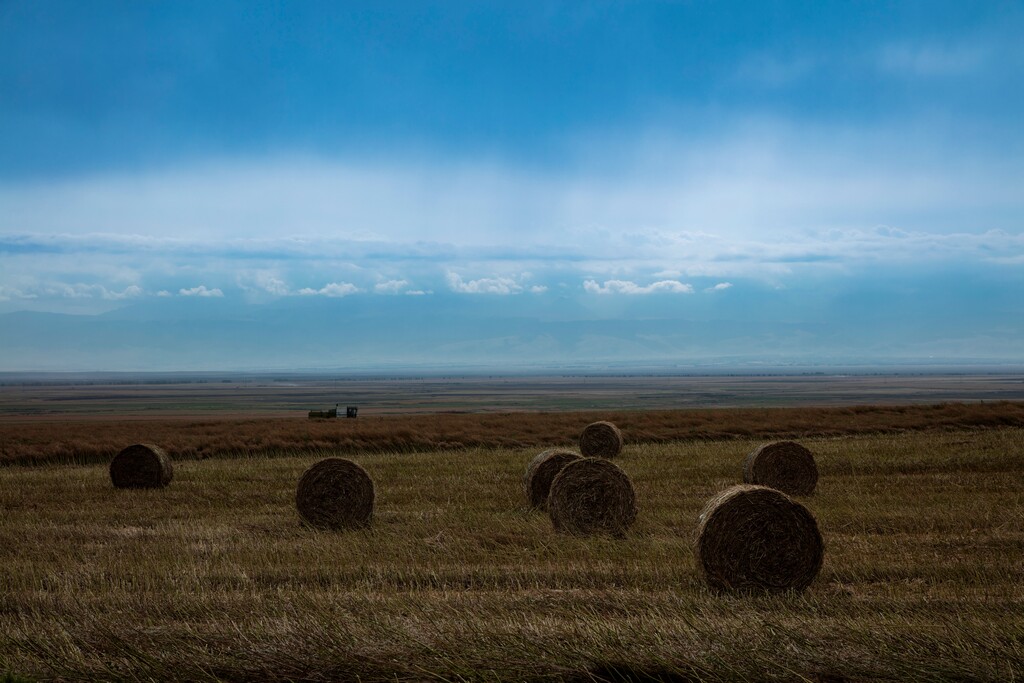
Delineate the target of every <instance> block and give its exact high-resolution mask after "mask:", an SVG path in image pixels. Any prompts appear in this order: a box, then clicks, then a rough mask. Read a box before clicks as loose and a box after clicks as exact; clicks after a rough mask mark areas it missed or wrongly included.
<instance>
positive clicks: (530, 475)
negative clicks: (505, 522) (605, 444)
mask: <svg viewBox="0 0 1024 683" xmlns="http://www.w3.org/2000/svg"><path fill="white" fill-rule="evenodd" d="M582 457H583V456H581V455H580V454H579V453H576V452H575V451H569V450H566V449H564V448H549V449H547V450H546V451H541V452H540V453H539V454H537V456H536V457H535V458H534V459H533V460H531V461H530V464H529V465H527V467H526V474H525V475H524V476H523V490H524V491H525V492H526V498H527V500H529V501H530V507H534V508H537V509H539V510H547V507H548V493H549V492H550V491H551V482H552V481H554V479H555V476H556V475H557V474H558V473H559V472H561V471H562V468H563V467H565V466H566V465H568V464H569V463H570V462H573V461H574V460H579V459H580V458H582Z"/></svg>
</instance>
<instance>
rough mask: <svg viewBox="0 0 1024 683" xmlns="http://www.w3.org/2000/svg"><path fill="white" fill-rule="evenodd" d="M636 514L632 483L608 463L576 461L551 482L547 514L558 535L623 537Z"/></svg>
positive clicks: (615, 466) (597, 459)
mask: <svg viewBox="0 0 1024 683" xmlns="http://www.w3.org/2000/svg"><path fill="white" fill-rule="evenodd" d="M636 513H637V507H636V493H635V492H634V491H633V482H631V481H630V479H629V476H628V475H627V474H626V473H625V472H623V471H622V470H621V469H619V467H618V466H617V465H616V464H615V463H613V462H610V461H608V460H604V459H602V458H580V459H579V460H574V461H573V462H570V463H569V464H567V465H566V466H565V467H563V468H562V471H561V472H559V473H558V474H557V475H556V476H555V479H554V481H552V482H551V492H550V493H549V494H548V514H549V515H551V522H552V524H554V526H555V530H556V531H559V532H562V533H567V534H572V535H574V536H589V535H592V534H602V533H603V534H611V535H612V536H623V535H625V533H626V530H627V529H629V527H630V526H632V524H633V522H634V520H636Z"/></svg>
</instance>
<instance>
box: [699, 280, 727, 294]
mask: <svg viewBox="0 0 1024 683" xmlns="http://www.w3.org/2000/svg"><path fill="white" fill-rule="evenodd" d="M730 287H732V283H731V282H719V283H718V284H717V285H715V286H714V287H708V288H707V289H705V290H704V291H705V292H721V291H724V290H726V289H729V288H730Z"/></svg>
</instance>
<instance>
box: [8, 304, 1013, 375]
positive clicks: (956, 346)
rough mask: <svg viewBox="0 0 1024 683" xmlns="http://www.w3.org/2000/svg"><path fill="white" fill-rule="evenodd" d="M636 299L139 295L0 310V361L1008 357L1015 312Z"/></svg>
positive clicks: (523, 363)
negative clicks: (752, 306)
mask: <svg viewBox="0 0 1024 683" xmlns="http://www.w3.org/2000/svg"><path fill="white" fill-rule="evenodd" d="M713 313H714V312H713V311H711V310H703V311H702V310H693V309H692V308H691V309H690V310H688V311H687V314H688V315H686V316H685V317H684V316H682V315H673V314H672V311H671V310H666V309H665V307H664V306H662V307H661V308H658V307H657V306H647V305H646V304H643V303H638V304H636V305H633V306H631V307H630V308H629V309H627V310H617V311H610V312H600V311H599V312H595V311H593V310H588V309H586V308H584V307H582V306H580V305H579V304H578V303H575V302H573V301H572V300H569V299H558V298H556V297H548V298H545V299H544V300H543V301H537V300H529V299H526V298H524V297H518V298H515V297H475V298H472V299H471V300H470V301H468V302H467V301H466V297H461V298H455V297H444V296H426V297H380V296H362V297H359V296H352V297H346V298H343V299H323V298H309V299H305V298H296V297H293V298H289V299H282V300H279V301H277V302H274V303H270V304H238V303H235V302H232V301H227V300H217V299H214V300H203V301H196V300H179V299H169V300H166V301H163V300H157V301H154V300H149V301H147V302H146V303H144V304H143V303H140V304H134V305H129V306H126V307H124V308H121V309H118V310H115V311H111V312H108V313H104V314H100V315H66V314H55V313H39V312H25V311H22V312H15V313H8V314H4V315H0V370H2V371H97V370H115V371H117V370H129V371H147V370H148V371H168V370H252V369H300V368H341V369H343V368H353V369H359V368H367V367H374V366H417V365H435V366H436V365H455V366H460V365H461V366H488V367H494V368H496V369H501V368H503V367H508V368H513V367H514V368H522V367H528V366H531V365H537V366H541V365H572V364H589V365H594V364H598V365H599V364H602V363H612V364H613V363H622V362H630V363H643V362H646V363H650V364H653V365H656V366H672V365H689V364H694V363H698V364H699V363H711V362H726V361H730V360H731V361H734V362H737V363H750V362H767V363H773V362H775V363H778V362H782V363H785V362H810V363H829V362H834V363H843V362H849V361H856V362H863V361H870V360H871V359H887V360H911V361H918V360H923V359H927V358H930V357H931V358H941V359H959V360H963V361H964V362H968V363H969V362H985V361H992V360H1001V359H1009V360H1011V361H1019V360H1020V359H1021V353H1020V349H1019V348H1018V345H1017V340H1019V339H1021V338H1022V337H1021V332H1022V331H1024V330H1022V327H1024V323H1022V322H1021V321H1019V320H1016V321H1007V322H1006V324H1005V325H1004V326H1003V328H1002V329H996V330H993V329H971V328H970V327H969V326H966V327H965V326H960V325H958V324H957V321H949V323H948V324H945V325H938V326H937V325H936V324H935V323H931V324H930V325H921V324H918V323H917V322H915V321H914V320H912V319H905V320H902V321H900V320H888V321H883V324H884V327H878V326H872V325H871V324H868V323H866V322H865V321H864V320H863V318H860V319H858V318H847V319H846V320H837V319H835V318H833V317H829V316H822V318H821V319H820V320H819V321H815V322H813V323H808V322H798V321H791V322H787V321H785V320H775V319H773V318H772V316H771V315H761V316H760V317H751V318H750V319H747V320H720V319H715V318H714V317H713Z"/></svg>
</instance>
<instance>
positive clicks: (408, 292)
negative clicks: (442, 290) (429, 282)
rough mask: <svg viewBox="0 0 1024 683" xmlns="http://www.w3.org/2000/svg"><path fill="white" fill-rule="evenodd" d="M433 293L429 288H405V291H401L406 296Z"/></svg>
mask: <svg viewBox="0 0 1024 683" xmlns="http://www.w3.org/2000/svg"><path fill="white" fill-rule="evenodd" d="M433 293H434V292H433V291H431V290H422V289H407V290H405V292H403V294H405V295H406V296H426V295H428V294H433Z"/></svg>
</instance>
